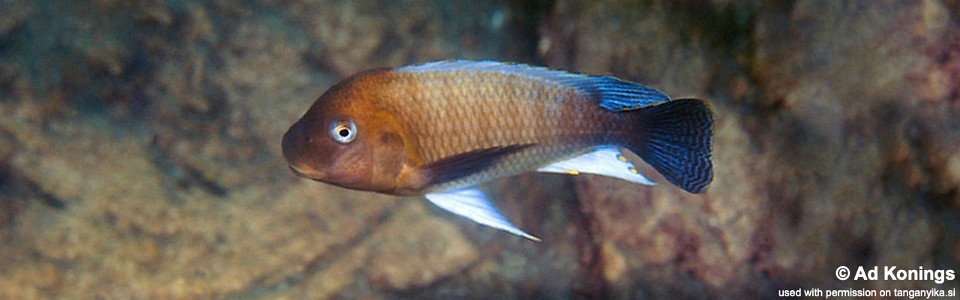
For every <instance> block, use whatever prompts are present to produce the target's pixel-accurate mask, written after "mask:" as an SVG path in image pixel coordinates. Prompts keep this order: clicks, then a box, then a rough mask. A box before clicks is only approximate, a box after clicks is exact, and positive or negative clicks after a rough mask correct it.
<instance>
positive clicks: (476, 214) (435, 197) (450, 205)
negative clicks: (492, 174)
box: [426, 188, 540, 242]
mask: <svg viewBox="0 0 960 300" xmlns="http://www.w3.org/2000/svg"><path fill="white" fill-rule="evenodd" d="M426 198H427V200H430V202H431V203H433V204H434V205H436V206H439V207H440V208H443V209H445V210H447V211H449V212H452V213H454V214H457V215H460V216H463V217H466V218H467V219H470V220H473V221H474V222H477V223H480V224H483V225H487V226H490V227H493V228H496V229H500V230H503V231H506V232H509V233H512V234H516V235H519V236H522V237H525V238H528V239H530V240H533V241H537V242H539V241H540V239H539V238H537V237H535V236H532V235H530V234H528V233H526V232H523V230H520V228H517V227H516V226H514V225H513V224H511V223H510V221H509V220H507V218H506V217H504V216H503V214H501V213H500V210H498V209H497V207H496V206H494V205H493V204H492V203H490V199H489V198H487V195H485V194H484V193H483V191H480V190H479V189H476V188H465V189H460V190H455V191H450V192H442V193H430V194H426Z"/></svg>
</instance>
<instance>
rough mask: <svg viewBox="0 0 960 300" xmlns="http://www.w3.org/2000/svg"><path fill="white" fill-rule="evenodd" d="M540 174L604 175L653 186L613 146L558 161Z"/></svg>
mask: <svg viewBox="0 0 960 300" xmlns="http://www.w3.org/2000/svg"><path fill="white" fill-rule="evenodd" d="M537 171H538V172H547V173H560V174H570V175H578V174H580V173H586V174H595V175H603V176H608V177H613V178H619V179H623V180H626V181H630V182H634V183H640V184H646V185H653V184H654V183H653V181H650V179H647V177H644V176H643V175H642V174H640V172H639V171H637V168H636V167H635V166H634V165H633V164H632V163H630V161H628V160H627V158H626V157H625V156H623V154H622V153H620V149H618V148H617V147H613V146H604V147H600V148H596V149H594V150H593V151H591V152H588V153H586V154H583V155H580V156H577V157H574V158H571V159H567V160H562V161H558V162H555V163H552V164H549V165H547V166H544V167H541V168H539V169H537Z"/></svg>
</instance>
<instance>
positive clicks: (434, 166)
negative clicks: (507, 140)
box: [424, 144, 532, 184]
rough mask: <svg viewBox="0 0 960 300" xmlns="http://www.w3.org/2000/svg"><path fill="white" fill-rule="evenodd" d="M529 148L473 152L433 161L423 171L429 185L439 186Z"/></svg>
mask: <svg viewBox="0 0 960 300" xmlns="http://www.w3.org/2000/svg"><path fill="white" fill-rule="evenodd" d="M530 146H532V144H526V145H510V146H503V147H493V148H487V149H480V150H474V151H470V152H465V153H461V154H457V155H453V156H450V157H446V158H444V159H441V160H438V161H435V162H433V163H430V164H428V165H426V166H425V167H424V169H426V170H427V171H428V172H429V176H430V184H440V183H444V182H449V181H453V180H456V179H459V178H461V177H464V176H467V175H470V174H473V173H476V172H480V171H482V170H483V169H486V168H487V167H489V166H491V165H493V164H494V163H496V162H497V161H498V160H499V159H500V158H502V157H504V156H506V155H510V154H513V153H516V152H517V151H520V150H523V149H525V148H527V147H530Z"/></svg>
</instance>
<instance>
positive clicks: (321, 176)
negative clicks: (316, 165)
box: [289, 165, 327, 181]
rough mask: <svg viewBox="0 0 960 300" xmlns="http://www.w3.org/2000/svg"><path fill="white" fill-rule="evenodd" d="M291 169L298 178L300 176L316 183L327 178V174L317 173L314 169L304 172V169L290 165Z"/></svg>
mask: <svg viewBox="0 0 960 300" xmlns="http://www.w3.org/2000/svg"><path fill="white" fill-rule="evenodd" d="M289 167H290V171H293V174H297V176H300V177H304V178H309V179H313V180H315V181H322V180H323V179H324V178H327V173H324V172H321V171H317V170H313V169H309V170H304V169H300V168H297V167H296V166H294V165H290V166H289Z"/></svg>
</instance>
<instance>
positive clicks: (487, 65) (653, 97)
mask: <svg viewBox="0 0 960 300" xmlns="http://www.w3.org/2000/svg"><path fill="white" fill-rule="evenodd" d="M396 71H398V72H410V73H426V72H464V71H467V72H469V71H474V72H494V73H500V74H508V75H514V76H522V77H527V78H534V79H538V80H542V81H544V82H548V83H552V84H558V85H563V86H567V87H570V88H573V89H576V90H577V92H579V93H581V94H584V95H588V96H589V97H590V98H592V99H596V100H597V105H600V106H601V107H603V108H606V109H608V110H612V111H626V110H634V109H638V108H642V107H647V106H651V105H657V104H660V103H663V102H666V101H668V100H670V97H669V96H667V94H665V93H663V92H661V91H658V90H656V89H653V88H650V87H646V86H643V85H640V84H638V83H633V82H629V81H625V80H620V79H617V78H614V77H607V76H590V75H584V74H578V73H571V72H564V71H558V70H551V69H548V68H545V67H535V66H529V65H524V64H514V63H502V62H497V61H489V60H486V61H472V60H444V61H436V62H429V63H424V64H419V65H412V66H405V67H399V68H397V69H396Z"/></svg>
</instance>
